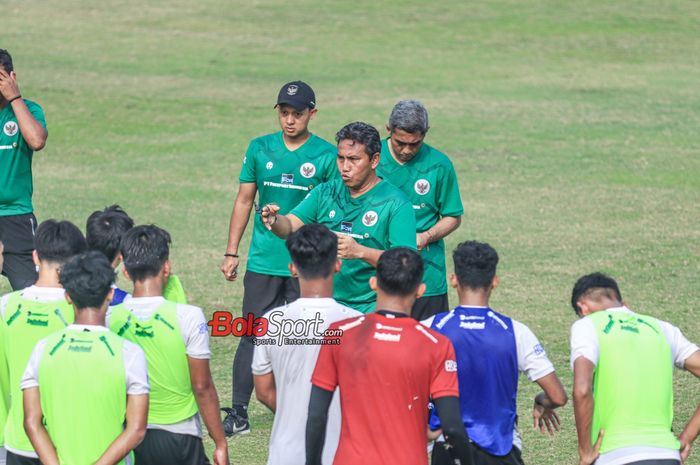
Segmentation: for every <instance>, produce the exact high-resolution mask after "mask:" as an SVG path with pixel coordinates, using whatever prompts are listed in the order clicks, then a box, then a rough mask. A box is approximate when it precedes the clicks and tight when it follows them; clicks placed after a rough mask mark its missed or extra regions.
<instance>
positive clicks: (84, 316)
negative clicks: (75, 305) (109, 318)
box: [75, 307, 107, 326]
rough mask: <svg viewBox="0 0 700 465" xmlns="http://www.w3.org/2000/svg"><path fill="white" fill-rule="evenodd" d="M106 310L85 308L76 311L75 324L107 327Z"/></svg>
mask: <svg viewBox="0 0 700 465" xmlns="http://www.w3.org/2000/svg"><path fill="white" fill-rule="evenodd" d="M105 314H106V309H105V310H102V309H100V308H94V307H90V308H83V309H80V310H78V309H76V310H75V324H76V325H90V326H107V325H106V321H105Z"/></svg>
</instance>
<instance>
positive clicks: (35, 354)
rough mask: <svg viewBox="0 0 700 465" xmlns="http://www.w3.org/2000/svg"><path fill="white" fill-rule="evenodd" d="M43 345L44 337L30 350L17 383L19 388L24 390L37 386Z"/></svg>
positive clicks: (44, 344)
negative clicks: (30, 352)
mask: <svg viewBox="0 0 700 465" xmlns="http://www.w3.org/2000/svg"><path fill="white" fill-rule="evenodd" d="M45 347H46V339H42V340H41V341H39V342H37V343H36V345H35V346H34V350H32V354H31V355H30V356H29V361H28V362H27V367H26V368H25V369H24V375H22V380H21V381H20V383H19V387H20V389H22V390H24V389H29V388H33V387H38V386H39V362H40V361H41V354H43V353H44V348H45Z"/></svg>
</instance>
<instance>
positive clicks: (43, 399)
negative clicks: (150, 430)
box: [20, 250, 149, 465]
mask: <svg viewBox="0 0 700 465" xmlns="http://www.w3.org/2000/svg"><path fill="white" fill-rule="evenodd" d="M60 279H61V284H63V286H64V288H65V289H66V299H67V300H68V301H69V302H71V303H72V304H73V308H74V309H75V323H74V324H72V325H70V326H68V327H67V328H65V329H64V330H62V331H59V332H57V333H54V334H52V335H50V336H48V337H47V338H45V339H42V340H41V341H39V342H38V343H37V345H36V346H35V347H34V350H33V352H32V355H31V357H30V358H29V363H27V368H26V369H25V371H24V376H23V378H22V382H21V384H20V387H21V388H22V390H23V394H24V418H25V420H24V423H25V429H26V431H27V434H28V435H29V439H30V440H31V441H32V445H33V446H34V449H35V450H36V452H37V454H38V455H39V459H40V460H41V462H42V463H43V464H44V465H49V464H58V463H63V464H74V465H89V464H119V465H126V464H127V463H129V464H130V463H133V462H132V461H131V460H129V461H128V462H127V461H126V460H125V456H126V455H127V454H129V453H130V452H131V450H133V449H134V447H136V446H137V445H138V443H139V442H141V440H142V439H143V437H144V435H145V434H146V420H147V417H148V390H149V385H148V372H147V368H146V357H145V355H144V353H143V350H141V348H140V347H139V346H138V345H136V344H134V343H131V342H129V341H127V340H125V339H123V338H121V337H119V336H117V335H116V334H113V333H111V332H110V331H109V329H107V327H106V325H105V314H106V313H107V307H108V305H109V302H110V300H111V299H112V294H113V292H114V291H113V289H112V287H111V286H112V284H113V283H114V270H113V269H112V266H111V264H110V262H109V261H108V260H107V258H106V257H105V256H104V255H103V254H102V253H101V252H97V251H94V250H93V251H90V252H86V253H83V254H81V255H78V256H76V257H73V258H72V259H70V260H69V261H68V262H67V263H66V264H65V265H64V266H63V269H62V270H61V277H60ZM125 423H126V425H125Z"/></svg>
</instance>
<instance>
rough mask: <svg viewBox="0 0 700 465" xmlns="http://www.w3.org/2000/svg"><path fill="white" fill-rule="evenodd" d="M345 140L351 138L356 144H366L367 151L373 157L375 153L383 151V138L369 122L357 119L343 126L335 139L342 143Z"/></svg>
mask: <svg viewBox="0 0 700 465" xmlns="http://www.w3.org/2000/svg"><path fill="white" fill-rule="evenodd" d="M343 140H350V141H353V142H354V143H356V144H362V145H364V146H365V153H366V154H367V155H368V156H369V157H370V158H372V157H373V156H374V154H375V153H380V152H381V151H382V140H381V138H380V137H379V132H378V131H377V129H376V128H375V127H374V126H372V125H370V124H367V123H363V122H361V121H355V122H354V123H350V124H348V125H346V126H343V127H342V128H341V129H340V131H338V132H337V134H336V135H335V141H336V142H338V143H340V141H343Z"/></svg>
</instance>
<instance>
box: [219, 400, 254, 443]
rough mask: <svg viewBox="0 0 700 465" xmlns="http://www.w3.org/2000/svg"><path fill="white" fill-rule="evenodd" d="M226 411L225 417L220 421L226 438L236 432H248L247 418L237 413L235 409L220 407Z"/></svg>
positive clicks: (248, 423)
mask: <svg viewBox="0 0 700 465" xmlns="http://www.w3.org/2000/svg"><path fill="white" fill-rule="evenodd" d="M221 410H222V411H224V412H226V418H224V421H223V422H222V424H223V427H224V434H225V435H226V437H227V438H230V437H232V436H234V435H236V434H247V433H250V422H249V421H248V418H246V417H243V416H242V415H239V414H238V412H236V410H235V409H232V408H228V407H224V408H222V409H221Z"/></svg>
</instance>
